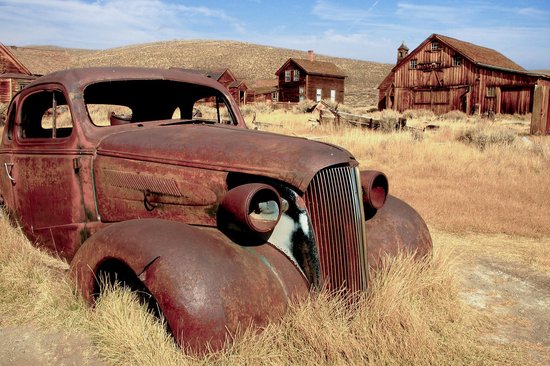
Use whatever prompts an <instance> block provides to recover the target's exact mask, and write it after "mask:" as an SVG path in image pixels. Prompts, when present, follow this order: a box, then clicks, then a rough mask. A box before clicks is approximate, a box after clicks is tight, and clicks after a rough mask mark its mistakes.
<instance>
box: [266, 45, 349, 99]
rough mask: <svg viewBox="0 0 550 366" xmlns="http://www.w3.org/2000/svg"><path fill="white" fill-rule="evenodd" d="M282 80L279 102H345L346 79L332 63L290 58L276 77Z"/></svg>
mask: <svg viewBox="0 0 550 366" xmlns="http://www.w3.org/2000/svg"><path fill="white" fill-rule="evenodd" d="M275 75H277V77H278V79H279V102H295V103H297V102H300V101H302V100H305V99H310V100H315V101H318V102H320V101H321V100H324V99H329V100H332V101H333V102H338V103H343V102H344V80H345V78H346V75H345V74H344V72H343V71H342V70H340V69H339V68H338V67H337V66H336V65H335V64H333V63H332V62H326V61H315V60H314V55H313V51H309V59H308V60H303V59H296V58H289V59H288V60H287V61H286V62H285V63H284V64H283V66H281V68H280V69H279V70H277V72H276V73H275Z"/></svg>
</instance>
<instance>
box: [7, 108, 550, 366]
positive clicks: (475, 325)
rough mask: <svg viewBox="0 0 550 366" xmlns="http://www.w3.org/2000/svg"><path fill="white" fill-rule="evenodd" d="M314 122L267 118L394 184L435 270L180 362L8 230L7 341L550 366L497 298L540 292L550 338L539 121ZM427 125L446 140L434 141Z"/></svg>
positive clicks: (385, 278) (548, 205) (404, 265)
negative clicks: (41, 334) (31, 338)
mask: <svg viewBox="0 0 550 366" xmlns="http://www.w3.org/2000/svg"><path fill="white" fill-rule="evenodd" d="M310 117H311V116H309V115H303V114H295V113H292V112H284V111H276V112H269V113H267V112H264V113H261V112H258V113H257V119H258V120H259V121H265V122H272V123H275V122H276V124H274V125H273V126H272V127H269V128H267V129H268V130H270V131H274V132H280V133H285V134H289V135H297V136H304V137H308V138H312V139H316V140H320V141H325V142H329V143H335V144H339V145H342V146H344V147H346V148H347V149H349V150H350V151H351V152H352V153H353V154H354V155H355V156H356V157H357V158H358V159H359V160H360V162H361V165H362V166H363V167H365V168H369V169H378V170H382V171H384V172H386V174H387V175H388V177H389V180H390V192H391V193H392V194H393V195H396V196H398V197H401V198H403V199H404V200H405V201H407V202H409V203H410V204H411V205H412V206H413V207H415V208H416V209H417V210H418V211H419V212H420V213H421V214H422V216H423V217H424V218H425V219H426V221H427V223H428V225H429V226H430V229H431V231H432V235H433V239H434V256H433V258H430V259H428V260H426V261H423V262H420V263H415V262H413V261H411V260H410V258H397V259H394V260H391V261H388V262H387V263H386V266H385V268H384V270H383V271H382V273H380V274H379V276H377V277H376V278H375V280H374V282H373V285H372V287H371V289H370V291H369V293H368V294H366V295H365V296H364V297H363V298H362V299H361V301H360V302H359V304H358V305H357V306H356V307H354V308H349V307H346V306H344V304H343V303H342V301H341V300H338V299H335V298H333V297H329V296H327V295H326V294H324V293H321V294H316V295H313V296H312V297H311V298H310V299H307V300H306V301H304V302H302V303H299V304H294V305H293V306H292V308H291V311H290V312H289V313H288V314H287V316H286V317H285V318H284V319H282V321H281V322H278V323H274V324H271V325H269V326H268V327H267V329H265V330H264V332H262V333H260V334H256V333H254V332H251V331H244V332H243V334H239V335H236V336H235V341H234V343H233V344H232V345H231V346H230V347H229V348H228V349H227V350H226V351H225V352H222V353H218V354H208V355H206V356H201V357H199V356H193V355H187V354H184V353H182V352H180V350H179V349H178V348H177V347H175V345H174V344H173V342H172V341H171V339H170V338H169V337H167V335H166V333H165V332H164V329H163V327H162V325H160V324H159V323H158V321H157V320H156V319H154V318H153V317H152V316H150V315H148V314H147V313H146V312H145V311H144V310H143V309H142V308H141V307H140V306H139V304H138V303H137V302H136V301H135V299H134V297H133V295H132V294H131V293H127V292H125V291H123V290H120V289H113V290H112V291H109V292H108V293H107V294H106V295H105V296H104V297H103V298H102V299H101V301H100V302H99V303H98V305H97V307H96V308H95V310H94V311H90V310H89V309H87V308H86V307H85V306H84V304H83V302H82V300H81V299H80V298H79V296H78V295H77V294H76V293H75V291H74V288H73V287H72V286H71V285H70V284H68V282H67V277H66V271H67V265H66V264H65V263H64V262H62V261H60V260H57V259H55V258H52V257H51V256H48V255H45V254H43V253H41V252H40V251H38V250H36V249H34V248H33V247H32V246H31V245H30V243H29V242H28V241H27V240H26V239H25V238H24V237H23V235H22V234H21V232H20V231H19V230H17V229H14V228H13V227H11V226H10V225H9V224H8V220H7V219H6V218H5V217H2V218H0V238H2V239H1V242H0V325H1V328H4V329H6V328H11V327H22V326H25V327H29V326H30V327H33V328H36V329H38V330H40V331H44V330H52V329H54V330H65V329H70V332H71V334H73V333H74V334H78V335H89V337H90V339H91V344H88V345H86V350H87V351H86V352H84V353H85V355H84V356H83V357H84V359H85V360H90V361H89V362H91V363H94V362H100V363H101V362H104V363H107V364H113V365H118V364H126V365H156V364H158V365H178V364H190V365H195V364H196V365H199V364H219V365H228V364H254V365H255V364H266V365H279V364H304V365H317V364H324V365H334V364H366V363H368V364H373V365H403V364H415V365H416V364H419V365H426V364H431V365H535V364H545V362H546V361H550V353H549V351H548V347H550V344H548V342H549V341H548V338H547V334H548V333H544V329H547V328H544V327H543V328H541V329H542V332H541V333H539V332H538V331H536V330H534V331H531V330H532V329H534V327H535V326H536V325H537V324H531V323H537V322H535V321H534V320H533V318H530V317H529V316H528V314H521V313H518V312H515V313H513V312H507V311H506V309H511V308H513V307H514V306H515V303H512V300H509V299H511V298H507V297H503V296H502V294H501V293H499V292H498V291H497V290H496V289H497V288H500V287H498V286H500V285H501V284H499V283H498V281H501V282H502V281H505V275H507V274H508V273H512V272H514V271H515V272H521V273H520V274H519V275H520V276H521V278H522V280H524V282H526V283H528V284H531V283H533V284H534V285H533V286H535V285H536V284H537V283H538V284H541V287H540V288H539V287H533V289H532V292H536V291H539V290H540V291H539V292H542V296H543V297H542V300H541V304H540V306H542V308H541V309H542V310H541V314H542V315H541V317H540V318H537V319H535V320H538V323H542V324H543V325H544V323H545V322H546V324H549V323H548V322H549V316H548V315H546V316H545V314H549V313H550V310H549V309H550V301H548V303H544V301H545V297H544V296H546V295H545V294H548V295H549V296H550V293H548V292H544V291H548V289H547V288H546V290H545V288H544V286H546V285H547V284H548V283H550V225H548V219H547V216H548V213H549V212H550V200H549V199H548V197H550V184H549V178H548V177H550V139H548V138H543V137H532V136H528V135H527V131H528V129H529V122H528V119H525V118H518V117H514V116H499V117H498V119H497V120H496V121H489V120H483V119H474V118H471V117H466V116H464V115H460V114H454V115H451V114H450V115H447V116H444V118H438V117H436V116H434V115H433V114H430V113H426V112H423V113H422V112H415V113H412V112H411V113H408V114H407V117H408V118H409V121H408V125H409V126H411V127H413V128H412V129H410V130H407V131H402V132H392V133H384V132H376V131H368V130H361V129H357V128H339V129H335V128H334V127H332V126H318V127H315V128H312V127H311V125H310V123H309V121H308V120H309V118H310ZM246 118H247V120H250V115H248V116H247V117H246ZM279 123H282V125H283V126H282V127H279V126H278V124H279ZM427 125H436V126H438V128H437V129H435V130H425V131H423V129H424V128H425V127H426V126H427ZM486 262H490V263H491V264H492V265H495V264H499V265H500V266H501V267H499V268H501V269H502V268H504V269H502V271H501V272H499V273H500V275H499V276H500V278H499V279H497V280H496V281H497V282H491V283H490V285H491V286H494V288H493V287H491V288H490V290H491V289H492V290H493V292H491V291H488V292H487V294H485V295H484V296H485V297H484V298H483V299H484V301H485V302H486V303H487V304H494V301H499V306H500V307H496V305H491V306H474V305H475V304H476V303H475V302H474V301H473V300H475V299H478V298H477V297H475V296H478V295H479V293H478V288H477V287H476V286H478V285H479V286H481V283H479V282H476V281H471V280H468V276H469V275H476V274H480V273H476V271H477V270H478V269H479V268H486V267H480V265H481V264H484V263H486ZM505 268H508V269H510V271H508V272H506V271H505ZM477 272H479V271H477ZM481 272H483V271H481ZM481 274H482V273H481ZM534 278H536V281H538V282H536V281H535V282H533V281H534V280H533V279H534ZM532 280H533V281H532ZM474 295H475V296H474ZM529 295H530V294H527V295H526V296H529ZM531 295H532V294H531ZM489 301H493V302H489ZM513 301H516V302H517V300H513ZM534 302H536V301H534ZM472 304H474V305H472ZM545 304H546V305H545ZM544 306H546V308H544ZM537 329H538V328H537ZM518 330H522V331H523V330H526V331H527V332H528V333H529V332H530V333H529V334H527V335H526V336H525V337H524V338H521V339H518V338H514V337H513V334H511V333H512V332H515V331H518ZM508 333H510V334H508ZM544 334H546V339H545V336H544ZM0 351H1V349H0Z"/></svg>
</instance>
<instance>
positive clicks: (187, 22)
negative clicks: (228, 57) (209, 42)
mask: <svg viewBox="0 0 550 366" xmlns="http://www.w3.org/2000/svg"><path fill="white" fill-rule="evenodd" d="M209 25H210V27H211V28H216V29H217V30H221V31H226V32H227V33H234V34H242V33H244V25H243V24H242V23H241V22H240V21H239V20H238V19H236V18H233V17H231V16H229V15H227V14H226V13H225V12H224V11H222V10H217V9H210V8H208V7H204V6H196V7H194V6H186V5H179V4H171V3H167V2H164V1H160V0H136V1H131V2H129V1H122V0H104V1H96V2H93V3H86V2H84V1H82V0H53V1H39V0H7V1H2V2H0V33H2V34H3V39H2V41H3V42H10V43H14V44H18V45H25V44H29V43H34V44H37V43H42V44H56V45H60V46H70V47H83V48H108V47H115V46H121V45H126V44H131V43H141V42H150V41H158V40H166V39H174V38H190V37H192V38H206V37H207V33H208V32H207V29H208V27H209ZM214 25H215V27H214ZM220 25H222V26H221V27H220ZM220 28H221V29H220ZM205 35H206V37H205Z"/></svg>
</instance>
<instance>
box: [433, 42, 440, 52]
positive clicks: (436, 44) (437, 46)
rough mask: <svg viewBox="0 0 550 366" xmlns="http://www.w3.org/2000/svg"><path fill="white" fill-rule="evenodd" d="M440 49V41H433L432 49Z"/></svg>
mask: <svg viewBox="0 0 550 366" xmlns="http://www.w3.org/2000/svg"><path fill="white" fill-rule="evenodd" d="M438 50H439V41H433V42H432V51H438Z"/></svg>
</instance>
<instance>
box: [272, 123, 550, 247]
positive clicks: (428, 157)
mask: <svg viewBox="0 0 550 366" xmlns="http://www.w3.org/2000/svg"><path fill="white" fill-rule="evenodd" d="M286 118H287V119H288V120H289V121H290V119H291V118H290V116H286ZM300 118H304V117H302V116H300ZM293 121H297V122H292V123H288V124H286V123H285V124H284V127H283V128H275V127H274V128H270V130H272V131H277V132H281V133H286V134H291V135H300V136H305V137H310V138H313V139H316V140H320V141H324V142H329V143H333V144H336V145H340V146H343V147H345V148H347V149H348V150H349V151H350V152H352V153H353V154H354V155H355V157H356V158H357V159H358V160H359V161H360V162H361V166H362V167H363V168H365V169H377V170H381V171H383V172H385V173H386V174H387V175H388V178H389V180H390V192H391V193H392V194H394V195H396V196H398V197H403V198H405V199H406V201H407V202H409V203H410V204H411V205H412V206H413V207H415V208H416V209H417V210H418V211H419V212H420V213H421V214H422V216H423V217H424V218H425V219H426V221H427V222H429V223H430V224H431V225H434V226H436V227H438V228H441V229H443V230H448V231H452V232H478V233H495V234H496V233H505V234H509V235H521V236H527V237H537V238H542V237H548V236H550V225H548V224H547V223H548V212H550V200H549V199H548V197H550V184H548V177H549V176H550V139H548V138H546V137H534V136H527V135H526V134H527V132H528V129H529V124H528V122H526V121H517V122H515V123H510V122H509V121H506V120H505V121H502V122H499V121H496V122H488V121H486V120H479V119H478V120H476V119H472V118H468V119H467V120H458V121H457V120H441V119H437V118H436V117H435V116H430V115H428V116H427V118H423V117H421V118H418V119H415V118H413V119H412V120H410V121H409V123H408V125H412V126H414V127H416V128H414V129H411V130H408V131H402V132H392V133H384V132H378V131H370V130H365V129H360V128H353V127H349V128H335V127H334V126H320V127H318V128H312V127H311V126H310V125H308V124H307V122H304V121H303V120H301V121H300V120H299V118H296V119H293ZM430 124H432V125H433V124H435V125H437V126H438V127H439V128H438V129H437V130H435V131H431V130H425V131H422V129H421V128H423V127H425V126H427V125H430Z"/></svg>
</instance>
